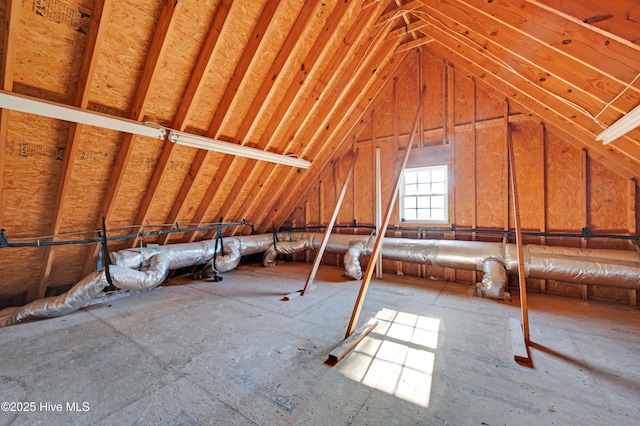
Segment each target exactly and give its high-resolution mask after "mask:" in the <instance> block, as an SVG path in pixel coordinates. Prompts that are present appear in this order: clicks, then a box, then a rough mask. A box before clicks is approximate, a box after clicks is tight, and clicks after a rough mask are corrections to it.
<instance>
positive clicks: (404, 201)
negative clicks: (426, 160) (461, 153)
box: [399, 164, 450, 224]
mask: <svg viewBox="0 0 640 426" xmlns="http://www.w3.org/2000/svg"><path fill="white" fill-rule="evenodd" d="M425 171H428V172H433V171H444V185H442V186H441V187H443V188H444V191H439V190H435V192H434V190H433V189H434V187H436V185H434V182H433V181H431V180H429V181H428V183H427V184H426V185H424V187H426V188H428V189H427V190H426V191H424V192H420V191H419V190H417V193H416V192H414V193H412V194H406V193H405V192H406V190H407V181H406V176H407V174H409V173H417V172H425ZM438 183H439V182H438ZM416 186H418V187H420V186H422V185H416ZM438 186H440V185H438ZM399 191H400V194H399V196H400V222H402V223H432V224H448V223H449V192H450V191H449V167H448V165H447V164H438V165H434V166H422V167H411V168H406V169H405V170H404V172H403V173H402V182H401V185H400V189H399ZM436 197H437V198H440V200H442V197H444V206H443V208H444V218H443V219H430V218H429V219H417V218H415V219H413V218H411V219H408V218H407V217H408V216H409V215H407V214H406V213H407V211H406V209H408V208H411V209H413V205H416V207H415V210H416V216H417V214H418V210H420V208H419V207H418V206H417V204H416V203H412V202H411V201H410V200H409V199H410V198H414V199H416V201H417V199H418V198H422V199H423V200H424V199H428V202H427V203H426V205H427V206H428V207H427V208H426V210H433V209H432V208H431V206H432V201H435V200H434V199H435V198H436ZM409 204H411V206H412V207H409V206H408V205H409ZM438 209H439V208H438Z"/></svg>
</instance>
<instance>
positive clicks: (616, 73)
mask: <svg viewBox="0 0 640 426" xmlns="http://www.w3.org/2000/svg"><path fill="white" fill-rule="evenodd" d="M420 1H421V2H422V3H423V4H424V6H425V7H429V8H432V9H433V4H434V3H433V2H427V1H425V0H420ZM436 3H437V6H438V7H437V9H438V10H441V11H449V10H452V9H451V7H452V0H439V1H438V2H436ZM453 3H455V4H457V5H459V6H460V8H461V10H463V11H464V13H463V14H456V15H455V16H453V15H451V14H450V16H451V17H452V18H458V17H465V16H466V17H468V16H470V15H472V16H474V17H475V20H476V21H479V20H480V19H483V20H485V19H486V20H489V21H490V22H492V23H494V24H498V25H500V26H501V28H502V30H503V31H504V30H506V29H509V30H512V31H516V32H517V33H518V34H520V36H521V37H526V38H527V39H530V40H532V41H534V42H535V43H536V44H537V45H539V46H543V47H546V48H549V49H551V50H552V51H553V52H554V57H555V60H556V61H557V62H558V63H562V62H564V61H565V60H567V61H569V63H567V64H566V65H565V66H564V68H567V69H571V68H572V65H573V64H574V63H576V62H577V63H580V64H582V65H584V66H586V67H589V68H591V69H592V70H594V71H596V72H598V73H600V74H602V75H603V76H604V77H606V78H607V79H610V80H612V81H613V82H615V83H618V84H619V85H620V86H619V87H618V88H617V90H616V91H615V94H616V95H617V94H618V93H620V91H622V90H624V89H625V88H626V87H627V85H628V83H629V82H630V81H632V80H633V78H635V77H636V75H637V70H638V69H640V55H638V53H639V50H640V46H638V45H636V44H634V43H622V42H620V41H619V38H616V37H614V35H613V34H608V33H607V34H603V33H602V32H601V31H596V30H597V28H596V27H594V26H590V25H586V26H585V25H584V24H583V23H576V22H574V20H567V19H565V16H563V15H561V14H558V13H553V12H552V11H550V10H549V8H542V7H540V4H534V2H531V1H525V0H522V2H516V3H520V4H515V3H514V2H510V1H504V0H496V1H495V2H492V3H491V4H487V3H485V2H482V1H480V0H454V1H453ZM535 3H537V2H535ZM540 23H543V25H541V24H540ZM585 28H586V29H589V30H590V31H584V30H585ZM574 61H575V62H574ZM556 69H558V70H561V69H563V67H556ZM614 87H615V86H614ZM610 90H611V89H610ZM639 96H640V87H630V88H629V91H628V93H625V94H624V95H623V96H621V97H620V99H618V100H617V103H618V105H620V104H623V105H626V106H627V107H626V108H624V109H626V110H629V109H630V108H629V106H635V105H637V101H638V98H639ZM612 98H613V96H612ZM606 116H609V117H610V118H608V119H604V118H605V117H606ZM602 117H603V121H605V122H613V121H615V120H617V118H619V116H616V115H615V114H613V116H612V114H610V112H609V111H604V112H603V116H602Z"/></svg>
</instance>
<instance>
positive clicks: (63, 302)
mask: <svg viewBox="0 0 640 426" xmlns="http://www.w3.org/2000/svg"><path fill="white" fill-rule="evenodd" d="M277 240H278V241H277V242H276V244H275V246H274V236H273V235H271V234H261V235H251V236H245V237H230V238H224V239H223V241H222V244H221V247H216V242H215V240H210V241H201V242H196V243H186V244H172V245H165V246H159V247H155V248H144V249H127V250H122V251H119V252H116V253H112V254H111V258H112V261H113V266H111V267H110V273H111V278H112V281H113V283H114V285H116V286H117V287H119V288H122V289H132V290H145V289H150V288H153V287H155V286H157V285H159V284H161V283H162V282H163V281H164V280H165V278H166V276H167V273H168V271H169V270H172V269H179V268H184V267H188V266H194V265H202V264H207V268H208V269H209V270H210V271H213V270H214V266H213V259H214V256H215V271H216V272H226V271H229V270H231V269H233V268H235V267H236V266H237V265H238V263H239V262H240V258H241V256H246V255H250V254H256V253H264V256H263V264H264V265H265V266H270V265H273V263H274V261H275V258H276V257H277V255H278V254H283V253H287V254H290V253H295V252H299V251H302V250H316V249H317V248H319V247H320V244H321V241H322V235H320V234H317V233H311V232H281V233H278V234H277ZM373 244H374V238H373V237H371V236H365V235H346V234H334V235H331V236H330V238H329V241H328V243H327V247H326V250H327V251H328V252H330V253H338V254H344V255H345V256H344V263H345V274H346V275H347V276H348V277H350V278H353V279H361V278H362V268H361V265H360V257H361V256H366V255H369V254H370V253H371V250H372V247H373ZM216 248H217V249H216ZM523 252H524V261H525V265H524V266H525V275H526V277H528V278H538V279H549V280H557V281H563V282H568V283H578V284H593V285H598V286H609V287H617V288H629V289H638V288H640V255H638V253H636V252H635V251H624V250H596V249H577V248H566V247H550V246H537V245H527V246H524V247H523ZM382 257H383V258H385V259H388V260H396V261H401V262H410V263H418V264H423V265H436V266H442V267H447V268H455V269H465V270H473V271H476V270H477V271H483V272H484V278H483V280H482V282H481V283H480V284H478V287H479V290H480V292H481V293H482V294H483V295H484V296H485V297H490V298H495V299H505V298H507V297H508V293H507V292H506V289H507V280H506V273H509V274H517V272H518V263H517V252H516V246H515V245H514V244H502V243H487V242H476V241H457V240H413V239H405V238H385V239H384V241H383V244H382ZM106 286H107V280H106V277H105V274H104V271H103V272H94V273H92V274H90V275H88V276H87V277H86V278H84V279H83V280H81V281H80V282H78V283H77V284H76V285H75V286H74V287H73V288H72V289H71V290H69V291H68V292H67V293H65V294H62V295H60V296H56V297H48V298H45V299H40V300H36V301H34V302H31V303H29V304H27V305H25V306H22V307H19V308H8V309H4V310H2V311H0V326H4V325H11V324H17V323H19V322H22V321H26V320H30V319H36V318H49V317H56V316H60V315H65V314H68V313H70V312H73V311H75V310H77V309H80V308H81V307H83V306H86V305H87V304H88V303H89V302H90V301H91V299H92V298H94V297H95V296H96V295H97V294H98V293H100V292H101V291H102V290H103V289H104V288H105V287H106Z"/></svg>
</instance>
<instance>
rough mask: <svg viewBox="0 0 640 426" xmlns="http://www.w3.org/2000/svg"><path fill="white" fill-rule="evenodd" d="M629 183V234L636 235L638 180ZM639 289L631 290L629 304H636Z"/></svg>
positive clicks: (631, 180)
mask: <svg viewBox="0 0 640 426" xmlns="http://www.w3.org/2000/svg"><path fill="white" fill-rule="evenodd" d="M627 185H628V191H627V192H628V200H627V223H628V231H629V235H636V231H637V229H636V182H635V181H634V180H633V179H630V180H629V181H628V183H627ZM637 293H638V291H637V290H636V289H635V288H634V289H631V290H629V305H631V306H636V305H637V303H638V294H637Z"/></svg>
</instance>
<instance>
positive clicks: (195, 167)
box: [158, 0, 232, 244]
mask: <svg viewBox="0 0 640 426" xmlns="http://www.w3.org/2000/svg"><path fill="white" fill-rule="evenodd" d="M231 4H232V1H231V0H224V1H222V2H221V3H220V6H218V9H217V10H216V14H215V16H214V18H213V22H212V23H211V26H210V27H209V31H208V32H207V36H206V38H205V41H204V44H203V45H202V48H201V49H200V53H199V54H198V59H197V60H196V64H195V66H194V68H193V71H192V73H191V76H190V78H189V83H187V87H186V88H185V91H184V95H183V97H182V100H181V101H180V105H179V106H178V110H177V112H176V117H175V118H174V123H175V124H178V123H180V125H179V126H174V128H175V129H177V130H184V129H185V125H186V118H187V117H188V116H189V114H190V112H191V109H192V108H193V106H194V99H196V97H197V96H198V94H199V93H200V92H201V90H202V83H203V79H204V76H205V74H206V73H207V70H208V69H209V67H210V65H211V60H212V57H213V51H214V49H215V47H216V45H217V43H218V38H219V36H220V33H221V32H222V28H223V27H224V24H225V22H226V21H227V17H228V15H229V11H230V10H231ZM208 155H209V152H208V151H205V150H201V149H199V150H197V152H196V155H195V157H194V159H193V161H192V162H191V164H190V166H189V171H188V172H187V174H186V176H185V178H184V180H183V182H182V185H181V187H180V190H179V191H178V194H177V196H176V199H175V200H174V203H173V205H172V206H171V210H170V212H169V216H168V217H167V220H166V221H165V223H175V222H176V220H177V217H178V213H179V212H180V208H182V205H183V204H184V201H185V200H186V198H187V195H188V194H189V191H190V190H191V187H192V185H193V183H194V182H195V181H196V179H197V178H198V176H199V174H200V172H201V170H202V165H203V163H204V162H205V160H206V159H207V157H208ZM169 236H170V235H169V234H164V235H161V236H160V237H159V239H158V241H159V243H160V244H166V242H167V240H168V238H169Z"/></svg>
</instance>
